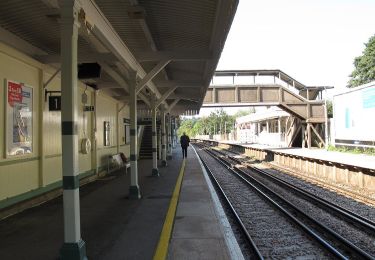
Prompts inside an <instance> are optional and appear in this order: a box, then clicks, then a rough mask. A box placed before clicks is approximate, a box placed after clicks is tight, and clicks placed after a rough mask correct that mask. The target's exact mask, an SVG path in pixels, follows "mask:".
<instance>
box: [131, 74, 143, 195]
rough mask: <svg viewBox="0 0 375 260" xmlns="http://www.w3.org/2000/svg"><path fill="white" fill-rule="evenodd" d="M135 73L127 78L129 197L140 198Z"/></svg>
mask: <svg viewBox="0 0 375 260" xmlns="http://www.w3.org/2000/svg"><path fill="white" fill-rule="evenodd" d="M136 77H137V73H136V72H132V73H130V78H129V85H130V86H129V101H130V102H129V106H130V108H129V111H130V187H129V198H130V199H140V198H141V193H140V189H139V185H138V161H137V160H138V156H137V155H138V134H137V93H136V86H137V82H136Z"/></svg>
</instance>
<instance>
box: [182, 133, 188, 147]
mask: <svg viewBox="0 0 375 260" xmlns="http://www.w3.org/2000/svg"><path fill="white" fill-rule="evenodd" d="M189 143H190V139H189V136H187V135H182V136H181V138H180V144H181V147H182V148H186V147H188V146H189Z"/></svg>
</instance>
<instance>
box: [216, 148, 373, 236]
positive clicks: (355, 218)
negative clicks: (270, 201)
mask: <svg viewBox="0 0 375 260" xmlns="http://www.w3.org/2000/svg"><path fill="white" fill-rule="evenodd" d="M215 151H217V152H219V153H220V154H222V155H225V156H227V157H228V158H230V159H231V160H233V161H235V162H238V163H239V164H241V165H244V166H245V167H247V168H248V169H250V170H253V171H256V172H258V173H259V174H262V175H264V176H265V177H267V178H269V179H271V180H272V181H274V182H276V183H278V184H281V185H283V186H284V187H288V188H289V189H292V190H293V191H295V192H296V193H298V194H300V195H302V196H304V197H305V198H308V199H309V200H310V201H313V202H315V203H317V204H318V205H319V206H320V207H321V208H328V209H330V210H331V211H333V212H334V214H336V216H339V217H344V218H346V219H347V221H349V222H351V223H353V224H354V225H357V226H361V227H362V228H363V229H364V231H365V232H367V233H370V234H375V222H373V221H371V220H370V219H368V218H365V217H363V216H361V215H358V214H357V213H355V212H352V211H350V210H348V209H345V208H344V207H341V206H339V205H337V204H335V203H332V202H330V201H328V200H326V199H324V198H321V197H319V196H317V195H315V194H313V193H311V192H308V191H306V190H303V189H301V188H299V187H297V186H296V185H294V184H291V183H289V182H287V181H284V180H282V179H281V178H278V177H276V176H273V175H271V174H269V173H268V172H266V171H264V170H262V169H259V168H258V167H255V166H252V165H249V164H248V163H246V162H245V163H244V162H242V161H241V160H239V159H238V158H235V157H233V156H230V155H228V154H225V153H223V152H222V151H218V150H215ZM230 152H231V151H230Z"/></svg>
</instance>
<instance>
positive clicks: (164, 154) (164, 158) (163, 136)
mask: <svg viewBox="0 0 375 260" xmlns="http://www.w3.org/2000/svg"><path fill="white" fill-rule="evenodd" d="M165 123H166V122H165V112H164V111H161V141H162V143H161V149H162V161H161V163H162V165H163V166H167V147H166V143H167V138H166V132H165V131H166V129H165Z"/></svg>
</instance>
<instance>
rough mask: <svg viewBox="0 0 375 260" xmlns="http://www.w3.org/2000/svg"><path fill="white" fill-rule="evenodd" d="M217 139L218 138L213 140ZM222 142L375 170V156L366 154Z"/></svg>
mask: <svg viewBox="0 0 375 260" xmlns="http://www.w3.org/2000/svg"><path fill="white" fill-rule="evenodd" d="M211 141H216V140H211ZM216 142H220V143H228V144H234V145H240V146H244V147H250V148H255V149H261V150H270V151H273V152H276V153H284V154H289V155H294V156H300V157H304V158H311V159H315V160H321V161H329V162H334V163H338V164H343V165H351V166H354V167H360V168H366V169H370V170H375V156H371V155H366V154H353V153H342V152H336V151H326V150H324V149H318V148H312V149H307V148H280V147H272V146H269V145H262V144H246V143H237V142H233V141H216Z"/></svg>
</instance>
